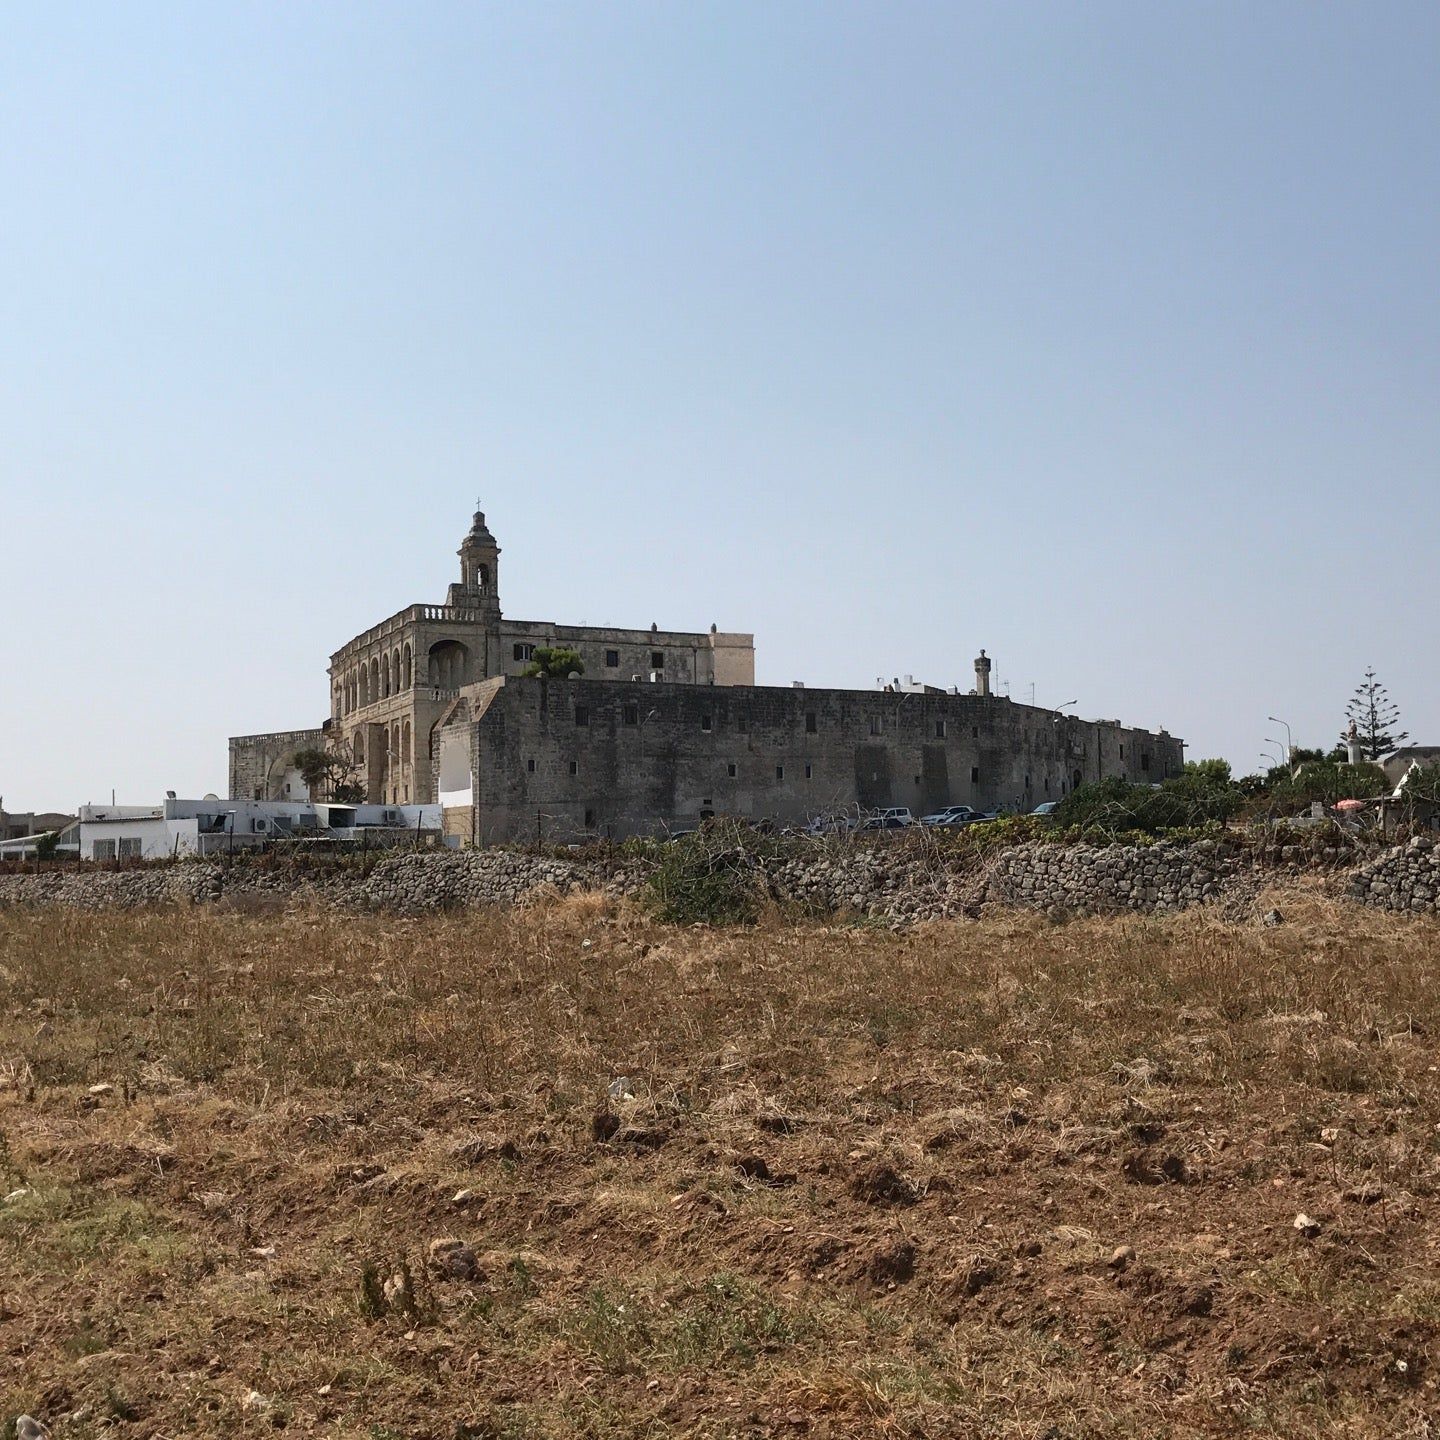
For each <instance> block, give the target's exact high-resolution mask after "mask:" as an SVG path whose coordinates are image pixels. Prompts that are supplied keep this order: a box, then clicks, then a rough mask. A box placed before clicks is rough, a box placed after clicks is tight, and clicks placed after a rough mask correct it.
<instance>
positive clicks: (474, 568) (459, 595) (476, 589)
mask: <svg viewBox="0 0 1440 1440" xmlns="http://www.w3.org/2000/svg"><path fill="white" fill-rule="evenodd" d="M459 553H460V583H459V584H458V585H452V586H451V587H450V594H449V596H448V597H447V603H448V604H450V605H455V606H459V607H463V608H466V609H471V610H485V611H488V612H490V613H491V614H493V615H497V616H498V615H499V614H500V547H499V546H498V545H497V544H496V543H495V537H494V536H493V535H492V534H491V533H490V528H489V526H487V525H486V524H485V514H484V512H483V511H481V510H477V511H476V512H475V519H474V522H473V523H472V524H471V526H470V533H469V534H468V535H467V536H466V537H465V539H464V540H463V541H462V542H461V544H460V552H459Z"/></svg>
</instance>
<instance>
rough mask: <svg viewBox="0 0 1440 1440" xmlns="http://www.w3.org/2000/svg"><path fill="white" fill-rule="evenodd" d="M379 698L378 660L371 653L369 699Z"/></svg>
mask: <svg viewBox="0 0 1440 1440" xmlns="http://www.w3.org/2000/svg"><path fill="white" fill-rule="evenodd" d="M379 698H380V662H379V660H377V659H376V658H375V657H374V656H373V655H372V656H371V657H370V699H371V700H372V701H374V700H378V699H379Z"/></svg>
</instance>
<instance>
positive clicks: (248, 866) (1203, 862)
mask: <svg viewBox="0 0 1440 1440" xmlns="http://www.w3.org/2000/svg"><path fill="white" fill-rule="evenodd" d="M1360 859H1361V857H1360V856H1357V855H1356V854H1355V853H1354V852H1352V851H1349V850H1346V849H1343V848H1339V847H1332V848H1330V849H1328V850H1324V851H1321V852H1318V853H1317V852H1313V851H1307V850H1305V849H1304V848H1302V847H1298V846H1285V847H1283V848H1280V847H1272V848H1270V849H1268V850H1267V849H1260V850H1257V849H1255V848H1253V847H1251V846H1248V845H1245V844H1241V843H1236V842H1234V841H1227V840H1219V841H1216V840H1198V841H1193V842H1187V843H1178V842H1168V841H1162V842H1160V843H1158V844H1155V845H1094V846H1092V845H1064V844H1049V843H1045V842H1031V843H1027V844H1022V845H1016V846H1013V847H1010V848H1007V849H1002V850H997V851H994V852H992V853H991V854H989V855H987V856H983V857H981V858H979V859H978V860H977V858H976V857H975V856H974V855H973V854H971V855H970V856H969V857H968V858H965V857H963V856H957V855H950V856H947V855H946V854H945V853H944V852H939V853H937V852H934V851H926V850H923V849H920V848H918V847H909V846H906V845H903V844H900V845H886V844H885V843H883V842H881V843H877V844H874V845H866V846H855V847H851V848H841V849H829V848H826V847H819V846H817V847H816V849H815V851H814V853H813V854H803V853H802V854H793V853H792V854H789V855H787V856H786V857H784V858H782V859H780V860H778V861H770V862H768V863H767V864H765V865H763V866H762V865H760V864H759V863H757V865H756V870H755V878H756V883H757V884H758V885H760V886H762V887H763V888H764V890H765V891H766V892H767V894H769V895H770V896H771V897H772V898H773V899H774V900H776V901H777V902H779V903H780V904H782V905H785V906H794V907H797V908H800V909H802V910H804V911H806V912H808V913H811V914H815V915H819V916H825V915H834V914H844V913H851V914H856V915H865V916H870V917H875V918H880V919H885V920H887V921H890V922H893V923H902V924H903V923H913V922H916V921H922V920H931V919H942V918H946V917H950V916H957V915H975V914H978V913H980V912H981V910H982V909H984V908H986V907H988V906H994V907H997V908H1018V909H1027V910H1040V911H1044V912H1055V913H1060V912H1063V913H1099V914H1104V913H1118V912H1130V913H1140V914H1163V913H1167V912H1173V911H1179V910H1185V909H1189V908H1191V907H1194V906H1213V907H1216V908H1217V909H1219V910H1220V911H1221V912H1222V913H1225V914H1230V915H1235V916H1239V915H1242V914H1246V913H1249V910H1250V908H1251V906H1252V903H1253V900H1254V897H1255V895H1256V893H1257V892H1258V890H1259V889H1260V888H1261V886H1263V885H1265V884H1268V883H1272V882H1275V881H1283V880H1285V879H1288V878H1294V877H1296V876H1298V875H1300V874H1302V873H1313V872H1317V871H1318V872H1324V871H1327V870H1328V871H1335V872H1338V873H1340V874H1343V875H1346V876H1348V882H1349V883H1348V886H1347V893H1348V894H1350V895H1351V896H1352V897H1353V898H1355V899H1356V900H1359V901H1361V902H1362V903H1365V904H1368V905H1375V906H1380V907H1382V908H1385V909H1390V910H1404V911H1409V912H1418V911H1431V912H1433V911H1435V910H1436V909H1437V897H1440V850H1437V849H1436V848H1435V847H1434V846H1433V845H1432V844H1431V843H1430V842H1429V841H1412V842H1411V844H1410V845H1409V846H1408V847H1405V848H1403V849H1396V850H1391V851H1388V852H1385V853H1384V854H1382V855H1380V856H1379V857H1377V858H1374V859H1371V860H1369V863H1365V864H1358V862H1359V860H1360ZM1357 864H1358V868H1357ZM647 874H648V866H647V864H646V863H645V862H644V861H642V860H638V859H635V858H633V857H627V858H617V857H615V856H614V855H613V854H611V855H606V856H586V855H585V854H584V853H583V852H581V853H580V854H577V855H576V856H573V857H563V856H556V855H543V854H533V853H530V852H526V851H520V850H505V849H489V850H464V851H439V852H436V851H428V852H419V853H415V852H404V853H399V854H393V855H390V856H387V857H385V858H383V859H380V860H377V861H376V862H375V863H374V864H373V865H372V866H371V867H370V869H369V870H368V872H363V871H361V870H360V869H359V868H357V867H355V866H342V865H323V864H322V865H313V866H304V865H300V866H293V867H292V866H283V865H269V864H262V863H255V862H253V861H250V860H248V859H247V860H242V861H236V862H234V863H233V864H231V863H224V862H220V861H182V862H180V863H179V864H175V865H151V866H145V867H140V868H136V869H133V870H122V871H107V870H99V869H94V870H89V869H87V870H81V871H75V870H55V871H45V872H41V873H37V874H11V875H0V909H4V908H6V907H7V906H17V905H39V906H46V905H56V906H69V907H74V908H78V909H87V910H96V909H103V908H107V907H115V908H125V909H128V908H134V907H137V906H148V905H158V904H173V903H182V904H207V903H215V902H227V903H232V904H243V903H245V902H246V901H250V902H253V903H268V904H273V905H277V906H279V905H285V904H291V903H294V904H302V905H303V904H322V905H327V906H333V907H335V908H339V909H343V910H350V911H366V910H370V911H388V912H392V913H398V914H426V913H430V912H434V911H439V910H449V909H468V908H472V907H476V906H485V905H526V904H531V903H534V902H536V901H538V900H542V899H544V898H547V897H551V896H555V895H564V894H569V893H576V892H581V891H603V892H605V893H607V894H610V895H612V896H617V897H618V896H622V895H633V894H637V893H638V892H639V891H640V890H642V889H643V887H644V884H645V881H646V878H647Z"/></svg>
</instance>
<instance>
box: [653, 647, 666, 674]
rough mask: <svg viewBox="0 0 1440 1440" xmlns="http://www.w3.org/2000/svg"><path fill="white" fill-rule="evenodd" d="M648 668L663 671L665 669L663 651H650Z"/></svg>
mask: <svg viewBox="0 0 1440 1440" xmlns="http://www.w3.org/2000/svg"><path fill="white" fill-rule="evenodd" d="M650 668H651V669H652V670H663V669H664V668H665V652H664V651H663V650H652V651H651V652H650Z"/></svg>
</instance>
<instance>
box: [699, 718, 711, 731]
mask: <svg viewBox="0 0 1440 1440" xmlns="http://www.w3.org/2000/svg"><path fill="white" fill-rule="evenodd" d="M700 728H701V729H702V730H710V729H713V728H714V726H713V725H712V723H711V719H710V716H708V715H702V716H701V717H700Z"/></svg>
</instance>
